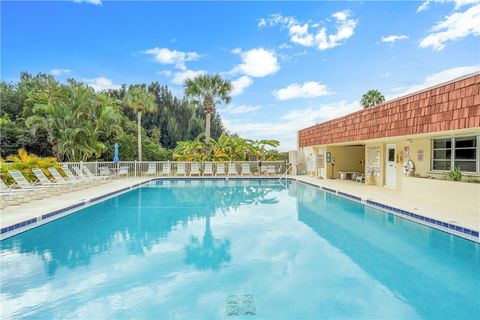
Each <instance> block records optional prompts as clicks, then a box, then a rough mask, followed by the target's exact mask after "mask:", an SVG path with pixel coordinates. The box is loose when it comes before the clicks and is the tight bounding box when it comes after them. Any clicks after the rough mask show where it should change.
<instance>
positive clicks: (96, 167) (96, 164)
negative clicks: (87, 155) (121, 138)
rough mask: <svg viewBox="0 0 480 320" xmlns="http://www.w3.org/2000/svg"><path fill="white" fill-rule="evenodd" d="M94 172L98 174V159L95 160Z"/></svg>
mask: <svg viewBox="0 0 480 320" xmlns="http://www.w3.org/2000/svg"><path fill="white" fill-rule="evenodd" d="M94 172H95V174H98V161H97V160H95V171H94Z"/></svg>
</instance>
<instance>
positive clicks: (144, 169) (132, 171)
mask: <svg viewBox="0 0 480 320" xmlns="http://www.w3.org/2000/svg"><path fill="white" fill-rule="evenodd" d="M179 163H183V164H185V171H186V173H187V175H188V174H189V173H190V170H191V165H192V163H194V161H120V162H119V163H118V164H117V163H115V162H113V161H94V162H62V163H60V165H62V166H68V167H69V168H72V167H80V166H86V167H87V168H88V169H89V170H90V171H91V172H92V173H94V174H99V173H100V169H101V168H104V167H107V168H109V170H110V171H112V172H118V170H119V169H120V168H125V167H126V168H127V172H128V174H127V176H130V177H142V176H147V175H148V176H161V175H162V170H163V166H164V165H165V164H170V167H171V175H172V176H174V175H176V172H177V167H178V164H179ZM195 163H198V164H199V168H200V171H201V172H202V173H203V171H204V165H205V163H212V164H213V171H214V172H216V166H217V165H218V164H220V163H222V164H224V165H225V171H227V173H228V164H231V163H233V164H235V165H236V169H237V174H238V175H240V174H241V173H242V166H243V164H248V165H249V167H250V172H251V173H252V174H254V175H265V174H266V173H267V167H268V166H274V167H275V172H276V175H281V174H282V173H284V172H285V171H286V169H287V163H286V162H285V161H261V162H260V161H233V162H220V161H210V162H195ZM150 165H154V166H155V172H154V173H148V168H149V166H150Z"/></svg>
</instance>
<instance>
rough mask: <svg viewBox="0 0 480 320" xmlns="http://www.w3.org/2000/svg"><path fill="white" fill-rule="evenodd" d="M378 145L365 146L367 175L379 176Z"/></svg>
mask: <svg viewBox="0 0 480 320" xmlns="http://www.w3.org/2000/svg"><path fill="white" fill-rule="evenodd" d="M380 154H381V153H380V147H367V172H366V175H367V176H374V177H379V176H380V172H381V171H380V170H381V161H380V160H381V159H380Z"/></svg>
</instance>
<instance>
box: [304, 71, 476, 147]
mask: <svg viewBox="0 0 480 320" xmlns="http://www.w3.org/2000/svg"><path fill="white" fill-rule="evenodd" d="M475 127H480V73H475V74H473V75H469V76H466V77H463V78H460V79H456V80H453V81H450V82H447V83H443V84H440V85H438V86H435V87H432V88H428V89H425V90H422V91H419V92H416V93H413V94H410V95H407V96H404V97H400V98H397V99H395V100H392V101H387V102H385V103H383V104H381V105H378V106H375V107H373V108H368V109H363V110H360V111H357V112H354V113H351V114H348V115H346V116H343V117H340V118H336V119H333V120H330V121H326V122H323V123H320V124H317V125H314V126H311V127H308V128H305V129H302V130H300V131H299V134H298V144H299V147H306V146H313V145H325V144H334V143H342V142H354V141H362V140H370V139H377V138H385V137H396V136H404V135H414V134H421V133H431V132H440V131H448V130H455V129H464V128H475Z"/></svg>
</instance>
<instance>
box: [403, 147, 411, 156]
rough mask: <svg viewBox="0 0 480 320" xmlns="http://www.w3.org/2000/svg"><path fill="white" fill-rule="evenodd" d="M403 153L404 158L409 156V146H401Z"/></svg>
mask: <svg viewBox="0 0 480 320" xmlns="http://www.w3.org/2000/svg"><path fill="white" fill-rule="evenodd" d="M403 155H404V156H405V158H410V147H409V146H405V147H403Z"/></svg>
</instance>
